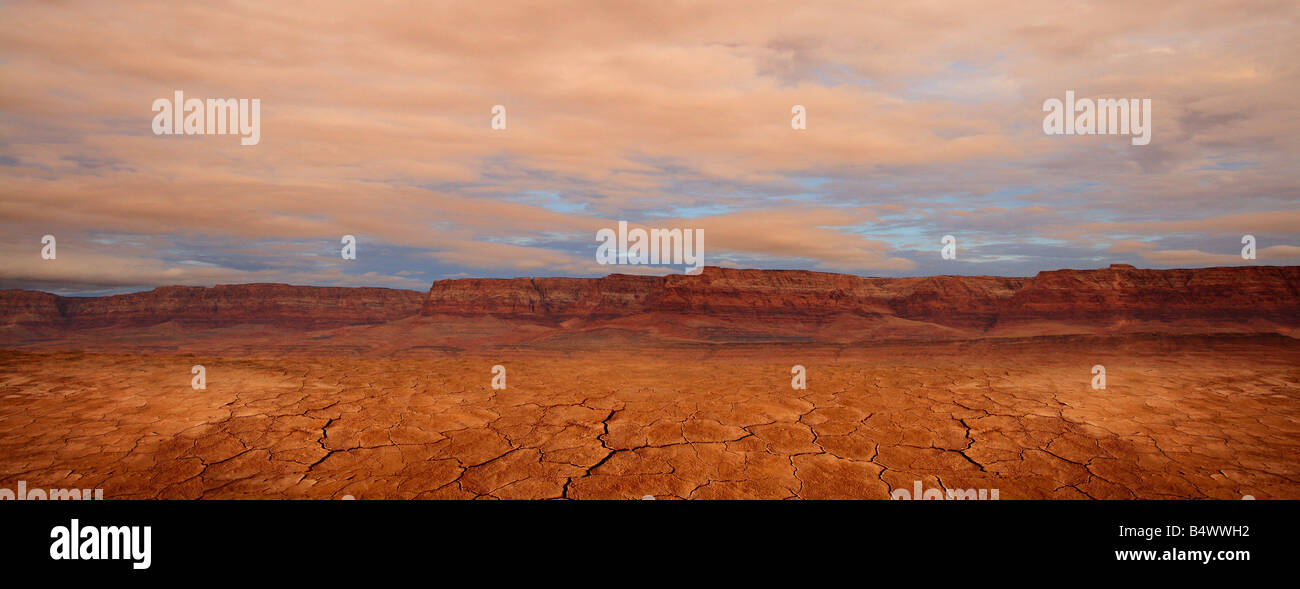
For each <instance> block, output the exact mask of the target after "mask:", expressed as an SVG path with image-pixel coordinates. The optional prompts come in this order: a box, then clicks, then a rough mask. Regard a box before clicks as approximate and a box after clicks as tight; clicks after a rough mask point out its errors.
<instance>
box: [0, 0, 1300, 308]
mask: <svg viewBox="0 0 1300 589" xmlns="http://www.w3.org/2000/svg"><path fill="white" fill-rule="evenodd" d="M1298 21H1300V4H1298V3H1296V2H1294V1H1278V2H1273V1H1260V2H1256V1H1241V2H1222V1H1216V2H1204V1H1196V0H1190V1H1184V2H1133V1H1131V0H1125V1H1119V2H1037V1H1028V2H1002V1H996V0H993V1H977V2H954V1H945V2H906V3H900V2H788V1H783V2H763V1H754V0H745V1H740V2H672V1H664V2H646V3H630V2H609V1H594V2H565V1H557V0H550V1H544V2H457V3H452V2H431V3H425V2H391V3H390V2H364V3H363V2H344V3H334V2H310V3H301V4H299V3H293V2H232V3H227V2H203V3H183V2H166V3H162V2H158V3H154V2H138V3H137V2H125V1H122V2H112V3H107V2H70V1H68V2H46V1H42V2H19V1H0V260H3V261H0V288H24V289H38V290H45V291H48V292H55V293H59V294H67V295H96V294H106V293H116V292H129V291H138V290H147V289H150V288H153V287H156V286H160V285H170V284H188V285H212V284H233V283H247V282H284V283H291V284H311V285H330V286H384V287H393V288H408V289H416V290H425V289H427V288H428V287H429V284H430V283H431V282H432V281H435V280H442V279H452V278H461V277H521V276H534V277H537V276H603V275H606V274H610V273H617V272H621V273H651V274H662V273H667V272H680V271H681V270H682V268H683V267H682V266H681V265H677V266H657V267H655V266H628V265H601V264H598V263H597V258H596V255H595V254H596V248H597V245H598V243H597V241H596V239H595V235H596V232H597V231H599V230H600V229H602V228H614V227H617V223H618V222H619V221H628V222H629V223H631V224H632V225H633V226H641V227H646V228H683V229H702V230H703V231H704V235H705V246H704V257H705V260H704V262H705V263H706V264H708V265H711V266H728V267H742V268H773V269H776V268H780V269H807V270H816V271H825V272H841V273H850V274H857V275H863V276H925V275H936V274H947V275H1006V276H1031V275H1033V274H1035V273H1037V272H1039V271H1043V270H1055V269H1060V268H1096V267H1104V266H1106V265H1108V264H1113V263H1127V264H1133V265H1136V266H1139V267H1147V268H1186V267H1204V266H1223V265H1245V264H1269V265H1294V264H1298V263H1300V182H1298V180H1300V171H1297V170H1300V165H1297V164H1298V163H1300V162H1297V159H1298V158H1297V155H1300V139H1297V133H1298V132H1300V107H1298V106H1297V102H1296V97H1297V94H1300V69H1298V68H1300V66H1298V65H1297V59H1296V58H1297V56H1298V55H1300V51H1297V47H1298V45H1297V43H1296V35H1295V31H1296V30H1297V29H1298V27H1297V25H1298V24H1300V22H1298ZM177 90H180V91H183V92H184V94H185V96H186V97H193V98H200V99H207V98H237V99H239V98H243V99H258V100H259V101H260V141H259V142H258V143H257V144H256V145H241V142H240V140H239V137H238V136H232V135H184V134H172V135H166V134H163V135H159V134H155V133H154V131H153V127H152V123H153V119H154V115H155V112H154V111H153V110H152V108H153V104H154V101H155V100H157V99H159V98H167V99H170V98H171V97H172V96H173V94H174V92H176V91H177ZM1066 91H1073V92H1074V93H1075V95H1076V96H1078V97H1080V98H1094V99H1096V98H1116V99H1117V98H1125V99H1150V100H1151V104H1152V110H1151V124H1152V134H1151V141H1150V143H1149V144H1148V145H1133V144H1132V142H1131V141H1130V138H1129V137H1127V136H1115V135H1093V136H1088V135H1048V134H1046V133H1044V130H1043V119H1044V116H1045V113H1044V111H1043V105H1044V101H1046V100H1048V99H1052V98H1056V99H1064V97H1065V92H1066ZM496 105H501V106H503V107H505V113H506V117H505V128H504V129H494V128H493V127H492V119H493V112H492V110H493V107H494V106H496ZM794 105H801V106H803V107H804V110H805V112H806V119H805V120H806V128H803V129H793V128H792V125H791V120H792V114H791V113H792V107H793V106H794ZM46 235H52V236H54V237H55V238H56V247H57V250H56V256H55V258H54V259H45V258H44V257H43V256H42V248H43V245H42V238H43V236H46ZM344 235H353V236H355V237H356V240H357V247H356V259H353V260H345V259H343V258H342V256H341V255H340V250H341V238H342V236H344ZM945 235H952V236H954V237H955V238H956V240H957V255H956V257H955V259H944V257H943V256H942V255H941V251H940V250H941V247H942V244H941V239H942V238H943V236H945ZM1243 235H1253V236H1254V237H1255V238H1256V244H1257V245H1256V247H1257V259H1255V260H1244V259H1243V258H1242V256H1241V250H1242V247H1243V246H1242V236H1243Z"/></svg>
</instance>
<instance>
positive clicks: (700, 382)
mask: <svg viewBox="0 0 1300 589" xmlns="http://www.w3.org/2000/svg"><path fill="white" fill-rule="evenodd" d="M1280 339H1281V340H1285V341H1282V342H1281V343H1279V342H1278V341H1274V342H1272V343H1251V340H1241V341H1227V342H1220V341H1215V342H1190V343H1189V342H1181V343H1170V342H1164V341H1161V340H1155V341H1151V342H1146V343H1143V344H1142V345H1136V346H1135V345H1125V346H1124V348H1123V349H1120V348H1117V347H1116V346H1114V345H1112V344H1109V343H1107V342H1105V341H1104V340H1094V341H1080V342H1059V341H1049V342H1026V343H1020V344H1016V345H1005V346H999V345H996V344H980V345H974V346H961V345H949V346H912V347H909V346H897V347H881V348H873V349H833V350H832V349H826V350H818V351H809V350H805V349H795V348H781V347H774V348H762V347H755V348H752V349H735V348H728V349H704V350H625V349H611V350H608V351H576V352H567V353H563V354H561V353H555V352H550V353H548V352H530V351H503V352H494V353H492V354H469V355H441V356H436V357H434V356H430V357H423V358H422V357H409V358H366V357H360V356H355V357H344V358H340V357H331V358H309V357H302V358H294V357H274V358H214V357H203V356H189V355H174V356H169V355H157V354H143V355H141V354H128V353H115V354H99V353H27V352H16V351H0V488H8V489H15V488H17V485H18V482H19V481H25V483H26V485H27V487H28V488H33V487H39V488H102V489H103V490H104V496H105V498H106V499H135V498H177V499H179V498H205V499H208V498H315V499H338V498H341V497H343V496H344V495H352V496H354V497H355V498H357V499H426V498H429V499H433V498H457V499H460V498H465V499H468V498H502V499H519V498H559V497H567V498H572V499H639V498H642V497H643V496H645V495H653V496H655V497H656V498H659V499H669V498H690V499H715V498H762V499H784V498H805V499H823V498H863V499H887V498H889V496H890V492H891V491H892V490H893V489H900V488H901V489H908V490H909V491H910V490H911V489H913V488H914V485H915V482H916V481H920V482H921V485H922V487H923V488H925V489H931V488H942V489H969V488H974V489H997V490H998V493H999V497H1000V498H1001V499H1003V500H1006V499H1043V498H1048V499H1076V498H1096V499H1112V498H1116V499H1127V498H1142V499H1165V498H1215V499H1240V498H1241V497H1242V496H1243V495H1253V496H1254V497H1256V498H1259V499H1269V498H1290V499H1295V498H1300V483H1298V482H1297V481H1298V479H1300V411H1298V409H1300V349H1297V347H1296V346H1294V345H1291V344H1290V343H1288V342H1291V341H1294V340H1290V339H1289V338H1280ZM195 364H202V365H204V366H205V367H206V376H207V389H206V390H193V389H192V388H191V386H190V380H191V371H190V369H191V366H193V365H195ZM494 364H502V365H504V366H505V367H506V368H507V388H506V389H505V390H493V389H492V388H491V386H490V382H491V379H492V374H491V367H492V366H493V365H494ZM794 364H802V365H804V366H805V367H806V368H807V375H808V376H807V389H806V390H794V389H792V388H791V383H790V381H791V366H792V365H794ZM1095 364H1102V365H1104V366H1105V367H1106V372H1107V374H1106V377H1107V383H1106V384H1107V387H1106V388H1105V389H1104V390H1094V389H1092V388H1091V386H1090V383H1091V381H1092V374H1091V372H1090V370H1091V368H1092V366H1093V365H1095Z"/></svg>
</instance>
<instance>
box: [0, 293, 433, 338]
mask: <svg viewBox="0 0 1300 589" xmlns="http://www.w3.org/2000/svg"><path fill="white" fill-rule="evenodd" d="M424 296H425V295H423V294H421V293H419V292H417V291H413V290H395V289H387V288H335V287H315V286H290V285H287V284H237V285H218V286H214V287H211V288H207V287H200V286H164V287H160V288H156V289H154V290H151V291H149V292H140V293H132V294H124V295H113V296H106V297H61V296H57V295H52V294H47V293H43V292H34V291H22V290H9V291H0V325H40V326H47V327H65V328H73V329H87V328H95V327H109V326H121V327H138V326H147V325H154V324H158V323H165V322H169V321H174V322H177V323H179V324H181V325H186V326H197V327H223V326H230V325H241V324H262V325H274V326H281V327H292V328H307V329H315V328H325V327H338V326H344V325H358V324H369V323H383V322H386V321H392V320H394V319H400V318H402V317H408V316H410V315H412V314H414V313H416V312H417V311H418V310H419V308H420V304H421V301H422V299H424Z"/></svg>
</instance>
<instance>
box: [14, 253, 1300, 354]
mask: <svg viewBox="0 0 1300 589" xmlns="http://www.w3.org/2000/svg"><path fill="white" fill-rule="evenodd" d="M416 315H422V316H425V317H430V318H434V321H433V324H434V325H436V326H440V327H438V329H439V330H441V331H445V332H446V334H445V336H446V338H448V339H447V340H446V341H445V342H443V343H445V344H446V345H457V342H459V341H461V340H467V339H473V338H475V337H480V338H484V339H485V341H492V342H499V341H501V340H502V338H508V337H513V336H514V335H515V334H516V332H517V333H518V334H523V333H525V332H527V333H541V332H536V331H535V329H534V328H548V327H549V328H562V329H560V330H559V332H564V333H569V332H582V331H583V330H600V329H603V328H614V329H618V330H622V331H623V332H629V333H635V332H647V331H654V332H656V333H658V334H660V335H665V336H667V335H669V334H671V337H676V338H682V339H687V340H700V339H709V340H717V339H722V340H727V341H737V340H740V339H744V338H751V337H759V336H757V335H755V334H761V333H766V335H764V336H763V337H767V336H770V335H772V334H778V333H784V334H786V336H790V335H792V334H794V335H798V336H799V337H802V338H808V339H809V340H810V341H812V340H822V341H831V340H835V341H844V340H860V339H872V338H891V337H913V338H948V337H958V338H960V337H980V336H981V334H985V335H996V336H1012V337H1021V336H1025V335H1045V334H1060V333H1100V332H1103V331H1129V330H1133V331H1143V330H1147V329H1148V328H1149V327H1150V326H1153V325H1159V326H1163V327H1160V328H1159V329H1155V330H1154V331H1160V332H1170V333H1195V332H1198V331H1214V332H1240V333H1258V332H1278V333H1283V334H1288V335H1293V336H1294V334H1296V333H1300V331H1298V330H1300V267H1292V266H1285V267H1282V266H1249V267H1235V268H1199V269H1191V270H1139V269H1136V268H1133V267H1131V266H1113V267H1111V268H1104V269H1100V270H1057V271H1052V272H1042V273H1039V274H1038V275H1037V276H1034V277H1032V278H999V277H988V276H964V277H963V276H933V277H927V278H863V277H859V276H850V275H845V274H827V273H821V272H807V271H798V270H790V271H784V270H781V271H777V270H735V269H724V268H714V267H710V268H706V269H705V270H704V272H703V273H702V274H700V275H697V276H683V275H670V276H662V277H657V276H629V275H622V274H614V275H610V276H606V277H603V278H516V279H463V280H443V281H438V282H435V283H433V285H432V287H431V288H430V289H429V292H428V294H427V295H426V294H422V293H419V292H415V291H405V290H391V289H383V288H331V287H308V286H289V285H283V284H244V285H228V286H215V287H211V288H204V287H183V286H172V287H162V288H157V289H154V290H152V291H149V292H142V293H134V294H127V295H116V296H107V297H61V296H56V295H52V294H47V293H42V292H34V291H15V290H11V291H0V327H6V326H8V327H16V328H19V329H20V330H28V331H30V329H31V328H35V329H39V330H40V331H41V332H45V331H48V330H49V329H54V330H61V329H73V330H75V329H88V328H100V327H143V326H150V325H158V324H163V323H169V322H170V323H173V324H176V325H180V326H184V327H225V326H232V325H244V324H250V325H268V326H275V327H285V328H291V329H326V328H334V327H345V326H351V325H371V324H381V323H389V322H392V321H394V320H398V319H404V318H408V317H412V316H416ZM475 322H477V323H475ZM485 325H490V326H491V329H487V328H485V327H484V326H485ZM524 325H529V326H533V327H530V328H529V329H528V330H521V329H519V327H521V326H524ZM819 325H820V326H822V327H821V328H816V327H815V326H819ZM399 327H400V326H394V327H393V329H395V330H396V331H392V333H389V334H388V335H385V336H383V337H385V338H399V339H401V337H402V336H400V335H394V334H400V332H401V329H399ZM530 330H532V331H530ZM792 330H794V331H792ZM390 331H391V330H390ZM559 332H556V331H555V330H551V331H549V332H547V333H551V335H548V336H547V337H557V335H556V334H557V333H559ZM23 333H27V332H26V331H24V332H23ZM386 333H387V332H386ZM15 337H17V336H15ZM377 337H378V336H377ZM760 339H761V338H760ZM769 339H770V338H769Z"/></svg>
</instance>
